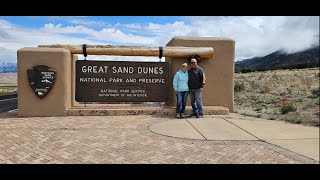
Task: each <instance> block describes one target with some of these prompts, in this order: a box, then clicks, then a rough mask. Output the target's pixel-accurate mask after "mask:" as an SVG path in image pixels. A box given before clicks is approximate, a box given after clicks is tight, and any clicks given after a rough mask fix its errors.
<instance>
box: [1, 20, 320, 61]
mask: <svg viewBox="0 0 320 180" xmlns="http://www.w3.org/2000/svg"><path fill="white" fill-rule="evenodd" d="M175 36H200V37H226V38H230V39H233V40H235V45H236V51H235V61H242V60H244V59H250V58H253V57H262V56H265V55H268V54H270V53H273V52H275V51H278V50H283V51H284V52H286V53H294V52H298V51H303V50H305V49H308V48H311V47H313V46H319V16H298V17H293V16H271V17H270V16H249V17H246V16H226V17H225V16H219V17H217V16H209V17H199V16H196V17H194V16H102V17H101V16H0V50H1V51H0V63H16V62H17V59H16V54H17V51H18V50H19V49H21V48H23V47H36V46H38V45H43V44H47V45H48V44H92V45H94V44H100V45H124V46H133V45H134V46H165V45H166V44H167V43H168V42H169V41H170V40H171V39H172V38H173V37H175ZM297 42H298V43H297ZM106 57H108V58H110V57H113V58H114V59H115V60H120V59H121V60H138V61H139V60H142V61H159V59H158V58H155V57H131V56H120V57H119V56H93V55H90V59H92V60H102V59H106ZM79 59H83V56H82V55H79Z"/></svg>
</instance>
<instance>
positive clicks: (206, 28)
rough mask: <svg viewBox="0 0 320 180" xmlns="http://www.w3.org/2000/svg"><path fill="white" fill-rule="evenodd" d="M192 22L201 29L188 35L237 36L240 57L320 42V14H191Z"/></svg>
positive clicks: (265, 53)
mask: <svg viewBox="0 0 320 180" xmlns="http://www.w3.org/2000/svg"><path fill="white" fill-rule="evenodd" d="M190 21H191V25H192V27H197V29H193V31H192V32H190V33H189V34H188V35H196V36H212V37H228V38H231V39H234V40H235V42H236V60H238V59H242V58H250V57H255V56H264V55H267V54H269V53H272V52H274V51H277V50H279V49H282V50H284V51H285V52H288V53H293V52H297V51H301V50H304V49H307V48H310V47H311V46H313V45H315V44H317V45H319V43H318V42H319V38H317V37H316V36H317V35H319V16H308V17H303V16H299V17H292V16H289V17H286V16H271V17H270V16H268V17H264V16H258V17H256V16H255V17H253V16H250V17H243V16H241V17H238V16H234V17H190Z"/></svg>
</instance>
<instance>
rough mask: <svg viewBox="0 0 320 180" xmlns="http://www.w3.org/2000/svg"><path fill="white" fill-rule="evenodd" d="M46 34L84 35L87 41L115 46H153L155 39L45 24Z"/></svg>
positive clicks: (107, 30) (102, 30)
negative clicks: (96, 41)
mask: <svg viewBox="0 0 320 180" xmlns="http://www.w3.org/2000/svg"><path fill="white" fill-rule="evenodd" d="M41 30H42V31H44V32H50V33H58V34H84V35H85V38H86V39H91V40H99V41H106V42H111V43H113V44H120V43H124V44H130V43H131V44H144V45H150V44H153V41H154V40H153V38H151V37H144V36H139V35H133V34H127V33H124V32H122V31H121V30H119V29H117V28H103V29H101V30H94V29H91V28H87V27H84V26H62V25H61V24H57V25H54V24H52V23H49V24H45V25H44V27H43V28H41Z"/></svg>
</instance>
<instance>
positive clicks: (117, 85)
mask: <svg viewBox="0 0 320 180" xmlns="http://www.w3.org/2000/svg"><path fill="white" fill-rule="evenodd" d="M168 78H169V64H168V63H167V62H120V61H118V62H115V61H89V60H88V61H83V60H78V61H76V101H78V102H165V101H167V100H168V97H169V92H168V91H169V84H168Z"/></svg>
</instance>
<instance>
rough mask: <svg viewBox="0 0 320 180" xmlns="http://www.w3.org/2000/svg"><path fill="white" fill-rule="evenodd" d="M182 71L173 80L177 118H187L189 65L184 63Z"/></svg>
mask: <svg viewBox="0 0 320 180" xmlns="http://www.w3.org/2000/svg"><path fill="white" fill-rule="evenodd" d="M181 66H182V67H181V69H180V70H179V71H178V72H177V73H176V74H175V76H174V78H173V89H174V91H175V93H176V97H177V108H176V118H182V117H184V116H186V114H185V110H186V103H187V97H188V91H189V87H188V71H187V68H188V64H187V63H183V64H182V65H181Z"/></svg>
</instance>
